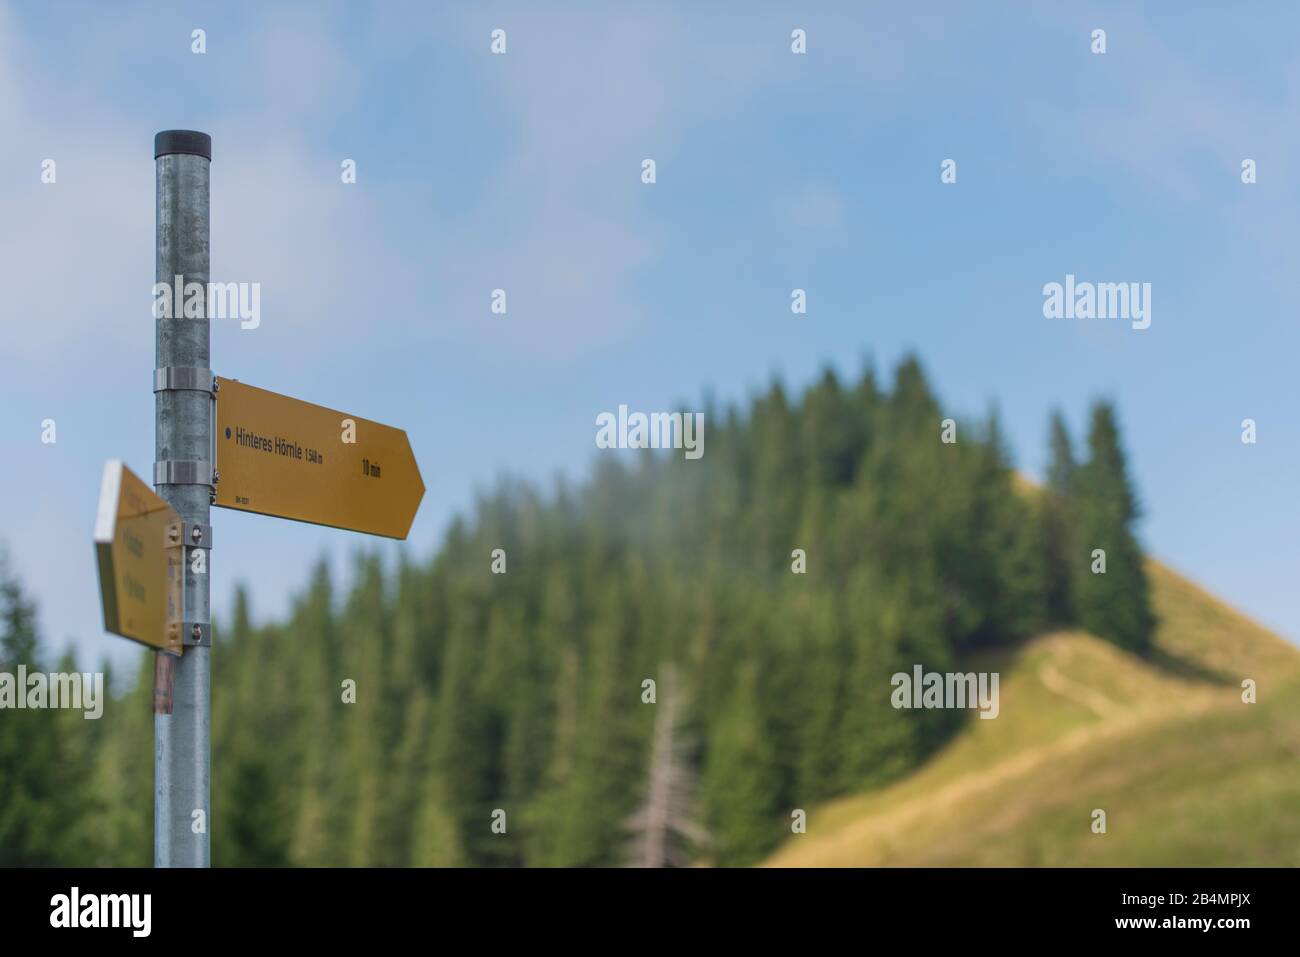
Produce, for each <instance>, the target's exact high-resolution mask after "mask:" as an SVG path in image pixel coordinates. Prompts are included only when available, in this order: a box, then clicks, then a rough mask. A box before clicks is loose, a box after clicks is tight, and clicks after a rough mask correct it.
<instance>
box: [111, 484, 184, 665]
mask: <svg viewBox="0 0 1300 957" xmlns="http://www.w3.org/2000/svg"><path fill="white" fill-rule="evenodd" d="M182 552H183V544H182V541H181V520H180V516H179V515H177V514H176V510H175V509H173V508H172V507H171V506H170V505H168V504H167V503H166V502H164V501H163V500H162V499H161V498H159V497H158V496H157V495H155V494H154V491H153V489H151V488H150V487H149V486H148V485H145V484H144V482H143V481H141V480H140V479H139V478H138V477H137V476H136V475H135V473H134V472H132V471H131V470H130V469H129V468H127V467H126V466H125V465H123V464H122V463H121V462H120V461H117V460H116V459H115V460H113V461H110V462H107V463H105V464H104V478H103V481H102V482H101V484H100V488H99V512H98V514H97V515H96V518H95V558H96V560H97V562H98V564H99V592H100V597H101V599H102V601H103V605H104V628H105V630H107V631H111V632H113V634H115V635H121V636H122V637H123V638H131V639H132V640H134V641H139V642H142V643H143V644H146V645H149V646H151V647H153V648H159V649H161V650H163V651H168V652H171V653H172V654H175V655H179V654H180V653H181V632H180V629H181V620H182V618H183V616H184V612H183V608H182V604H183V601H184V595H185V592H184V588H185V572H184V565H183V562H184V556H183V554H182Z"/></svg>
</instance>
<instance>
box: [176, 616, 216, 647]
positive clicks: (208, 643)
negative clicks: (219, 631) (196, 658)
mask: <svg viewBox="0 0 1300 957" xmlns="http://www.w3.org/2000/svg"><path fill="white" fill-rule="evenodd" d="M181 643H182V644H184V645H185V647H187V648H198V647H203V648H211V647H212V625H211V624H210V623H208V622H206V621H187V622H185V623H184V624H182V625H181Z"/></svg>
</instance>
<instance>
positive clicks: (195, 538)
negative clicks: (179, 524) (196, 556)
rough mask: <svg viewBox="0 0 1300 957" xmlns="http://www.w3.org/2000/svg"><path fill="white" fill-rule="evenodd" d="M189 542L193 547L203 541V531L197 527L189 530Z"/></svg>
mask: <svg viewBox="0 0 1300 957" xmlns="http://www.w3.org/2000/svg"><path fill="white" fill-rule="evenodd" d="M190 541H192V542H193V543H194V544H195V545H197V544H198V543H199V542H201V541H203V529H201V528H199V527H198V526H197V525H195V526H194V527H193V528H191V529H190Z"/></svg>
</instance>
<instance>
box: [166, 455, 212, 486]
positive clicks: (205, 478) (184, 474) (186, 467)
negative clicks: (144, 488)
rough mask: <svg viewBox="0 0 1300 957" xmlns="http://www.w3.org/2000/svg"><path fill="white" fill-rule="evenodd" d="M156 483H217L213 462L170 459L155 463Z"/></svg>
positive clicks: (209, 484)
mask: <svg viewBox="0 0 1300 957" xmlns="http://www.w3.org/2000/svg"><path fill="white" fill-rule="evenodd" d="M153 484H154V485H207V486H209V487H212V486H214V485H215V484H216V476H215V474H214V473H213V471H212V463H211V462H196V461H187V460H185V459H168V460H167V461H165V462H155V463H154V464H153Z"/></svg>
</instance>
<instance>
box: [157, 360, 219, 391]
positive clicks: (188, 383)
mask: <svg viewBox="0 0 1300 957" xmlns="http://www.w3.org/2000/svg"><path fill="white" fill-rule="evenodd" d="M153 390H154V391H155V392H207V393H209V394H211V393H213V392H216V391H217V378H216V376H214V375H213V374H212V370H211V369H200V368H198V367H196V366H167V367H166V368H165V369H154V370H153Z"/></svg>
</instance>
